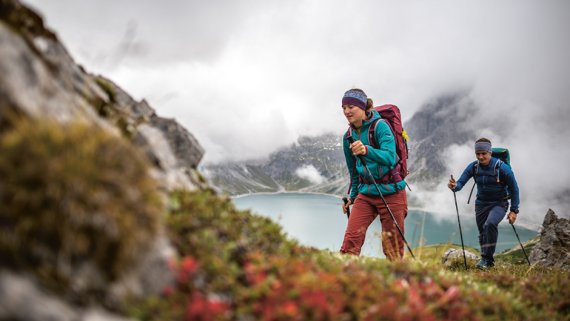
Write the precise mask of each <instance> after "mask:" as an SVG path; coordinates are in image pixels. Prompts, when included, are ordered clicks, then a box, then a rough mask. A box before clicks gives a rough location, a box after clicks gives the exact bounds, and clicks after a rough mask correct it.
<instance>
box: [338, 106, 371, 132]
mask: <svg viewBox="0 0 570 321" xmlns="http://www.w3.org/2000/svg"><path fill="white" fill-rule="evenodd" d="M342 111H343V112H344V117H346V120H348V122H349V123H351V124H353V125H355V126H357V127H360V126H361V125H362V121H363V120H364V119H365V118H366V112H365V111H364V110H362V109H360V108H359V107H356V106H354V105H342Z"/></svg>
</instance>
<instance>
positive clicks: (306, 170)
mask: <svg viewBox="0 0 570 321" xmlns="http://www.w3.org/2000/svg"><path fill="white" fill-rule="evenodd" d="M295 174H296V175H297V176H299V177H300V178H303V179H306V180H308V181H310V182H311V183H313V184H320V183H322V182H324V181H325V177H323V176H322V175H321V173H319V170H318V169H316V168H315V166H313V165H306V166H303V167H299V168H297V170H296V171H295Z"/></svg>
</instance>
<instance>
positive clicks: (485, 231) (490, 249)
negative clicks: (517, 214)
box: [475, 202, 509, 263]
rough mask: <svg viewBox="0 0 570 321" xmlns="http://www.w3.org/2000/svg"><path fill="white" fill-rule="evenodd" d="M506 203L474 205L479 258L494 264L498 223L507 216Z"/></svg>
mask: <svg viewBox="0 0 570 321" xmlns="http://www.w3.org/2000/svg"><path fill="white" fill-rule="evenodd" d="M508 205H509V204H508V202H498V203H492V204H485V205H475V220H476V221H477V228H478V229H479V245H480V246H481V257H482V258H483V259H485V260H487V261H488V262H490V263H494V262H495V259H494V258H493V255H494V254H495V248H496V246H497V238H498V236H499V229H498V227H499V223H500V222H501V221H502V220H503V219H504V218H505V215H506V214H507V207H508Z"/></svg>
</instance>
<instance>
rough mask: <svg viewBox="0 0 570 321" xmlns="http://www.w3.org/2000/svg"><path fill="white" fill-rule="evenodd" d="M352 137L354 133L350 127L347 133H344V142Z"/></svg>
mask: <svg viewBox="0 0 570 321" xmlns="http://www.w3.org/2000/svg"><path fill="white" fill-rule="evenodd" d="M350 136H352V132H351V128H350V126H349V127H348V129H347V130H346V133H344V137H343V139H344V140H347V139H348V137H350ZM337 137H338V136H337Z"/></svg>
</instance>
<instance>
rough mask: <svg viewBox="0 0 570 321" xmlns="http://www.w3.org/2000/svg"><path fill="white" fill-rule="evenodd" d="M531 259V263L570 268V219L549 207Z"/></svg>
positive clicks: (530, 256) (531, 253)
mask: <svg viewBox="0 0 570 321" xmlns="http://www.w3.org/2000/svg"><path fill="white" fill-rule="evenodd" d="M529 259H530V262H531V264H537V265H541V266H546V267H554V268H560V269H565V270H570V220H568V219H566V218H559V217H558V216H557V215H556V213H554V211H553V210H551V209H549V210H548V212H547V213H546V216H545V217H544V222H543V223H542V231H541V232H540V240H539V241H538V244H536V246H535V247H534V248H533V249H532V251H531V252H530V255H529Z"/></svg>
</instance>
